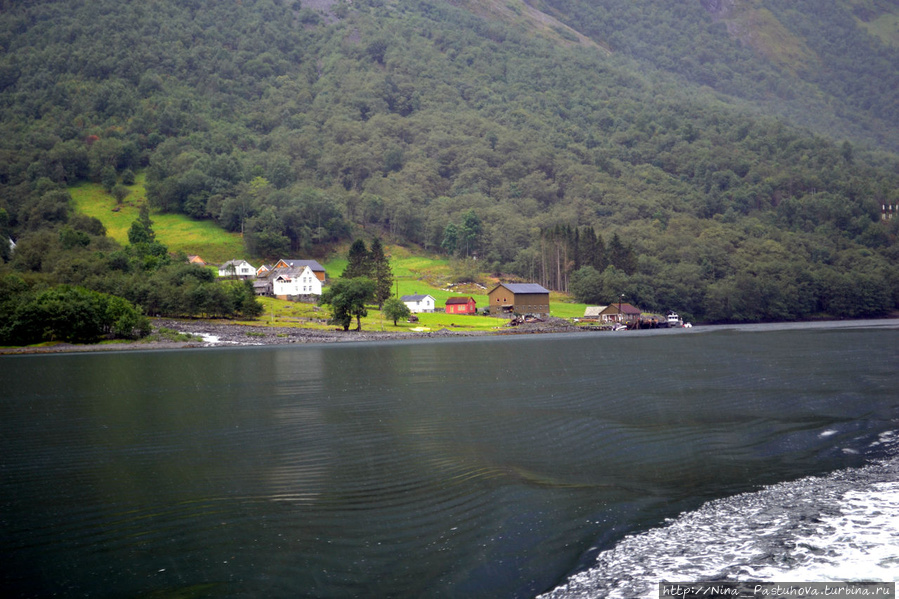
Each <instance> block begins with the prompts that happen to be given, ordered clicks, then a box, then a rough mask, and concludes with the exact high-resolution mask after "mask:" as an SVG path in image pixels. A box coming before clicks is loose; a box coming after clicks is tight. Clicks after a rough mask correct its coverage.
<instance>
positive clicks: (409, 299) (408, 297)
mask: <svg viewBox="0 0 899 599" xmlns="http://www.w3.org/2000/svg"><path fill="white" fill-rule="evenodd" d="M426 297H430V298H431V299H434V298H433V297H432V296H430V295H404V296H403V297H401V298H400V301H404V302H420V301H421V300H423V299H424V298H426Z"/></svg>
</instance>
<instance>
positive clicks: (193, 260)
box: [187, 256, 206, 266]
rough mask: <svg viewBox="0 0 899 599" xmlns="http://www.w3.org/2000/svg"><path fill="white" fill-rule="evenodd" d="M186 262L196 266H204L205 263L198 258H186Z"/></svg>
mask: <svg viewBox="0 0 899 599" xmlns="http://www.w3.org/2000/svg"><path fill="white" fill-rule="evenodd" d="M187 261H188V262H189V263H190V264H196V265H197V266H206V261H205V260H203V259H202V258H200V257H199V256H188V257H187Z"/></svg>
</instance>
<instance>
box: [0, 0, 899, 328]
mask: <svg viewBox="0 0 899 599" xmlns="http://www.w3.org/2000/svg"><path fill="white" fill-rule="evenodd" d="M544 4H547V5H549V6H553V7H555V8H556V9H557V11H558V13H559V15H561V16H564V15H566V14H567V15H582V16H584V17H585V20H584V21H583V24H582V27H583V28H586V29H584V30H589V31H595V34H596V36H597V38H599V37H600V34H603V35H604V32H606V31H607V30H608V28H609V27H610V25H609V23H613V22H617V21H615V19H618V20H619V21H620V23H619V24H620V25H621V28H620V29H617V31H619V35H620V36H623V37H621V38H620V39H617V41H616V44H617V47H619V48H632V49H631V50H628V52H629V53H630V54H631V55H632V56H642V57H645V58H647V60H648V57H649V56H650V55H651V54H652V52H653V51H654V50H653V49H652V48H649V47H647V48H644V49H640V48H638V47H637V46H638V45H639V43H643V44H650V45H652V44H654V43H655V42H654V41H653V40H656V39H668V40H671V41H672V43H671V44H669V46H670V50H668V54H666V55H665V56H667V58H666V60H667V61H668V62H670V63H671V67H672V68H674V67H675V66H676V65H679V64H681V62H680V61H681V58H684V59H685V60H686V59H687V58H689V59H690V60H689V61H686V62H685V63H684V64H692V65H693V66H690V67H689V68H690V69H693V71H691V72H693V74H692V75H689V77H688V80H696V81H697V82H699V83H702V84H703V85H707V84H708V85H712V86H713V87H716V88H717V89H725V88H727V89H728V90H729V93H735V94H736V93H738V92H739V91H740V90H743V89H748V88H751V87H752V86H753V81H756V80H758V81H762V82H763V83H764V86H773V89H775V91H777V93H780V92H779V91H778V90H779V89H780V84H781V83H783V82H784V81H788V79H783V77H786V75H785V74H784V73H783V72H780V71H776V69H774V68H773V67H771V66H770V65H766V64H765V63H764V62H760V61H759V60H758V58H757V57H756V56H755V55H754V54H752V52H751V51H750V50H748V49H746V48H741V47H740V45H739V43H738V42H736V41H735V40H732V39H731V38H730V37H729V36H728V35H727V32H726V30H725V29H723V26H722V25H715V24H713V23H712V22H711V20H710V18H709V17H708V15H706V14H705V12H704V11H703V10H702V8H701V6H700V4H699V3H697V4H696V6H692V5H690V6H686V5H685V4H684V3H665V2H661V1H658V2H656V1H654V2H650V3H649V4H647V7H648V9H647V10H646V11H645V14H643V15H642V16H641V15H639V14H635V11H636V12H637V13H639V12H640V11H639V10H637V8H635V7H634V6H633V3H614V2H602V3H592V4H591V3H582V2H575V1H574V0H571V1H568V2H562V1H561V0H559V1H553V2H548V1H547V2H545V3H544ZM593 4H595V5H596V6H593ZM588 5H590V6H588ZM804 6H805V5H804ZM601 9H602V10H601ZM804 10H806V12H805V13H803V14H806V13H808V14H811V13H810V12H808V11H811V10H812V8H811V7H810V6H806V9H804ZM588 17H589V18H588ZM632 19H633V21H632ZM649 22H652V25H653V27H652V30H653V31H655V30H658V31H657V33H658V35H652V36H647V35H645V31H643V30H642V29H641V24H642V25H646V24H648V23H649ZM809 22H810V21H803V23H805V25H803V26H807V25H808V23H809ZM685 23H689V27H687V26H686V25H685ZM682 25H684V27H685V28H684V29H683V32H682V33H679V31H680V29H679V28H680V27H681V26H682ZM790 26H791V27H792V26H793V25H792V24H791V25H790ZM589 31H588V33H589ZM694 33H695V34H696V35H695V38H694V37H692V36H693V34H694ZM688 39H689V41H690V43H687V41H688ZM640 40H643V41H642V42H641V41H640ZM697 44H698V46H697ZM0 45H2V46H3V47H4V49H6V52H5V54H3V55H2V56H0V133H2V135H0V229H2V233H3V235H5V236H6V235H8V236H12V237H13V238H14V239H15V240H16V241H17V242H18V247H17V249H16V250H15V252H13V254H12V255H10V254H9V251H8V249H6V248H5V247H4V249H3V250H2V252H3V255H4V256H5V259H10V258H11V260H12V264H13V265H14V267H15V268H16V269H17V270H19V271H20V272H29V271H33V272H41V271H42V267H41V268H37V269H35V268H34V267H33V266H29V265H28V264H29V263H30V262H34V261H38V262H40V261H41V258H39V257H37V258H36V257H35V253H36V252H35V251H32V250H31V249H30V248H33V247H41V245H42V244H43V245H46V244H47V243H48V242H47V239H56V238H57V237H58V235H59V231H60V230H61V229H62V228H65V227H66V226H69V227H70V228H72V229H73V230H74V231H76V233H77V232H78V231H80V232H82V233H84V234H86V235H88V236H90V235H93V237H92V238H90V240H89V246H90V247H91V248H94V247H96V246H98V245H100V244H102V243H105V242H102V241H100V240H99V239H94V237H98V236H97V235H96V234H95V233H91V232H89V231H86V230H80V229H78V227H77V226H74V225H72V224H71V223H72V222H73V220H72V219H73V218H74V217H73V215H71V212H70V209H69V207H68V200H67V198H66V196H65V193H64V191H63V190H62V187H64V186H65V185H67V184H71V183H74V182H76V181H79V180H84V179H89V180H95V181H98V182H100V181H105V182H106V184H107V185H108V187H110V189H113V190H114V189H115V185H116V184H118V183H119V182H120V181H121V180H122V178H123V177H124V176H127V175H128V173H132V172H134V171H135V170H137V169H146V171H147V193H148V199H149V200H150V203H151V204H152V206H153V207H154V208H155V209H157V210H161V211H167V212H178V213H183V214H187V215H189V216H191V217H193V218H196V219H211V220H214V221H215V222H217V223H218V224H219V225H220V226H222V227H223V228H225V229H227V230H230V231H239V232H241V233H243V236H244V240H245V242H246V245H247V251H248V254H250V255H253V256H257V257H260V258H263V259H274V258H277V257H280V256H282V255H287V254H294V255H297V254H307V255H311V256H323V255H324V254H326V253H327V252H328V251H329V250H330V249H331V248H332V247H333V244H334V243H336V242H339V241H346V240H349V239H351V238H353V237H354V236H359V235H367V234H368V232H371V233H372V234H373V236H380V235H383V236H386V238H389V239H390V240H391V242H403V243H409V244H415V245H417V246H419V247H422V248H424V249H426V250H428V251H433V252H441V253H445V254H447V255H455V256H458V257H461V258H472V259H473V258H474V257H476V258H477V264H478V265H479V266H480V267H481V268H482V269H483V270H485V271H488V272H492V273H495V274H502V275H504V276H517V277H520V278H525V279H528V280H537V281H542V282H543V283H544V284H546V285H547V286H549V287H552V288H553V289H560V290H565V289H570V288H572V285H573V283H574V280H575V279H574V274H575V273H576V272H578V271H579V270H580V269H581V268H583V267H587V266H589V267H591V268H594V269H595V270H596V271H597V272H599V273H601V274H604V273H606V271H607V270H608V269H609V267H612V268H614V271H610V272H614V273H618V274H619V275H621V276H618V278H613V279H610V280H609V281H607V282H606V283H607V285H606V287H607V288H608V292H609V293H614V294H620V293H623V292H625V290H624V289H622V290H615V291H612V287H615V286H623V287H627V290H626V292H627V293H630V294H631V295H632V299H633V300H634V301H637V299H636V298H638V297H640V298H642V301H643V302H644V304H646V305H647V307H651V306H661V307H662V308H663V309H664V308H668V307H673V308H676V309H678V310H680V311H682V312H685V313H686V312H689V313H691V314H692V315H693V317H694V318H696V319H703V318H704V319H710V320H718V319H724V320H729V319H733V320H742V319H749V320H754V319H778V318H785V317H794V316H795V315H796V314H801V315H805V314H816V313H818V312H826V313H828V314H831V315H833V316H848V315H870V314H876V313H882V312H884V311H888V310H890V309H892V308H893V307H895V306H896V305H897V303H896V302H897V299H899V286H897V282H896V266H895V265H896V257H897V249H896V234H897V224H896V223H895V222H881V219H880V212H881V206H882V205H884V204H886V205H896V204H899V166H897V165H899V159H897V157H896V155H894V154H885V153H881V154H874V153H872V152H870V151H868V150H866V149H864V148H862V147H860V146H859V145H858V144H855V145H853V144H850V143H848V142H846V143H844V142H843V141H840V142H834V141H832V140H829V139H826V138H824V137H821V136H816V135H813V134H811V133H809V132H808V131H804V130H800V129H796V128H793V127H790V126H788V125H786V124H784V123H782V122H779V121H777V120H774V119H771V118H764V117H760V116H758V115H756V114H752V113H746V112H743V111H740V110H739V109H738V108H737V107H734V106H728V105H725V104H723V103H722V102H720V101H719V99H718V98H717V97H716V96H714V95H713V94H711V93H710V92H708V91H707V90H703V89H700V88H698V87H697V88H690V87H689V86H686V85H684V83H683V80H679V81H678V83H677V84H675V83H671V80H670V77H668V76H659V75H657V74H653V73H651V72H650V73H648V74H647V73H645V72H640V71H639V70H637V69H635V68H634V64H633V61H632V59H631V58H629V57H627V56H618V55H615V54H613V55H612V56H608V55H606V54H605V53H603V52H600V51H598V50H594V49H589V48H585V47H573V48H564V47H560V46H558V45H555V44H553V43H551V42H549V41H546V40H543V39H541V38H539V37H534V36H532V35H530V34H528V33H526V32H523V31H520V30H518V29H516V28H515V27H514V26H511V25H507V24H503V23H500V22H495V21H489V20H485V19H483V18H481V17H478V16H475V15H473V14H471V13H469V12H466V11H465V10H462V9H460V8H458V7H456V6H453V5H452V4H451V3H446V2H442V1H437V0H413V1H410V2H402V3H384V2H380V1H375V0H368V1H360V2H354V3H353V4H352V5H348V4H344V3H338V4H337V5H335V8H334V13H333V14H331V15H328V16H323V15H320V14H318V13H315V12H313V11H310V10H309V9H307V8H302V4H297V3H292V2H281V1H276V0H244V1H243V2H241V3H236V4H232V3H220V2H213V1H212V0H191V1H190V2H158V3H153V4H151V5H148V4H146V3H140V2H112V1H111V0H95V1H94V2H90V3H78V2H61V1H47V2H41V3H22V4H17V5H15V6H10V7H9V10H6V11H5V12H3V13H2V14H0ZM662 45H664V44H662ZM858 51H863V50H858ZM885 52H886V51H885ZM622 54H624V53H623V52H622ZM703 56H706V58H703ZM641 60H642V58H641ZM684 68H687V67H684ZM884 68H886V67H884ZM728 69H729V70H728ZM703 73H711V74H712V75H714V76H715V78H714V80H709V81H708V82H706V81H704V80H703V78H704V77H706V76H707V75H705V74H703ZM740 73H743V74H742V75H740ZM819 76H823V75H819ZM890 76H892V75H888V76H887V79H886V80H889V77H890ZM778 78H780V79H778ZM722 86H724V87H722ZM866 89H868V91H867V92H865V93H866V94H867V97H868V98H869V99H871V100H872V101H873V99H874V98H875V95H874V94H875V92H874V90H873V88H871V87H870V86H869V87H867V88H866ZM756 91H757V93H759V94H761V95H766V94H767V93H768V91H766V90H756ZM740 93H742V92H740ZM884 93H888V92H884ZM775 95H776V94H775ZM855 101H856V100H853V102H855ZM861 101H862V100H861V98H860V97H859V99H858V102H861ZM858 114H863V112H860V113H858ZM875 122H876V125H874V126H880V125H883V123H881V122H880V121H874V120H871V121H869V124H870V123H875ZM853 126H854V125H853ZM881 128H882V129H884V130H885V131H887V133H889V131H888V130H891V128H892V129H894V128H895V126H894V124H891V125H889V126H887V125H883V126H882V127H881ZM110 175H111V176H110ZM45 227H48V228H49V231H45V230H44V228H45ZM83 228H84V227H82V229H83ZM587 229H590V230H592V231H593V232H594V233H595V235H596V238H597V240H600V239H601V240H602V242H603V244H607V245H606V248H605V249H606V251H607V253H608V250H609V246H610V245H611V243H612V241H614V240H616V239H617V240H618V242H619V243H620V247H621V248H624V249H626V250H628V253H629V254H630V256H629V258H628V260H627V261H626V265H622V264H620V263H615V262H613V261H611V260H608V261H606V262H603V261H602V260H600V261H598V262H594V261H593V260H592V259H591V260H586V259H583V258H581V257H580V256H581V254H580V252H581V246H582V243H583V241H582V240H581V239H580V238H579V239H578V240H577V241H576V242H575V241H572V240H571V239H570V236H572V235H578V236H581V237H582V236H583V232H584V231H585V230H587ZM561 231H564V234H563V233H561ZM710 236H714V238H715V243H719V242H720V248H719V247H716V246H715V243H712V240H710V239H709V237H710ZM760 239H764V240H769V241H771V242H773V243H774V244H776V245H777V246H776V247H775V246H772V245H771V244H767V245H766V244H760V243H759V242H758V240H760ZM67 243H68V242H67ZM0 246H5V244H0ZM710 247H712V248H715V249H714V251H718V250H720V251H721V254H720V255H718V254H714V252H712V253H710V251H712V250H710ZM118 251H125V250H118ZM113 253H115V252H113ZM20 255H22V256H24V257H19V256H20ZM132 258H134V256H133V255H130V256H127V257H124V258H121V257H120V258H117V262H116V263H122V264H131V263H132ZM151 258H152V257H146V256H145V257H141V258H140V259H138V260H137V261H138V262H140V261H143V260H151ZM158 258H160V259H162V257H161V256H160V257H158ZM151 261H152V260H151ZM64 262H65V260H63V263H64ZM775 264H776V265H777V267H778V268H779V269H781V270H778V271H776V272H773V273H772V268H773V265H775ZM49 268H50V269H51V270H55V267H52V266H51V267H49ZM169 268H174V266H172V265H167V266H165V267H163V268H162V269H161V270H160V272H159V274H155V273H156V271H153V273H154V274H153V275H152V276H158V277H160V278H164V277H166V276H172V277H174V278H176V279H177V278H180V279H181V283H185V282H189V283H190V285H193V281H194V280H196V281H197V283H196V285H198V286H201V287H202V286H203V285H205V284H207V283H209V282H208V281H203V280H200V279H198V278H197V277H200V276H205V275H196V276H194V275H192V274H191V275H183V276H182V275H175V274H174V273H173V272H172V273H170V271H169V270H168V269H169ZM86 270H88V271H89V270H90V269H86ZM112 271H113V272H116V269H115V268H112ZM804 271H816V272H817V271H820V273H821V277H820V278H819V280H820V281H825V282H826V281H832V280H836V279H834V277H837V278H839V277H850V278H851V277H854V276H859V273H865V276H870V277H872V278H873V279H875V280H876V282H877V285H878V286H881V287H883V286H885V288H883V289H881V290H882V291H883V292H884V293H881V294H880V295H878V296H877V297H885V298H889V299H888V301H884V302H874V304H876V306H875V307H874V308H872V307H870V306H871V302H870V301H869V300H868V299H866V298H862V297H854V296H851V295H850V296H847V297H846V299H845V301H841V302H829V301H825V300H826V299H827V298H826V297H824V296H825V295H826V294H827V293H830V292H831V290H832V289H834V287H833V286H828V285H823V284H822V285H819V286H818V287H815V288H814V289H819V290H820V291H815V293H814V294H812V295H810V296H808V297H814V298H818V299H815V301H813V302H810V304H814V307H811V305H809V306H805V307H802V308H801V309H800V308H797V307H796V305H795V304H794V303H793V302H794V300H795V301H799V299H798V298H797V297H796V295H795V294H792V293H787V292H784V293H782V294H781V296H782V297H783V298H784V299H783V302H785V303H786V304H787V308H786V309H782V308H781V307H779V302H768V301H767V300H764V298H763V301H758V302H757V301H754V300H753V296H752V295H751V294H750V293H749V292H750V291H752V290H754V289H758V286H753V285H744V284H743V283H741V281H744V280H745V279H746V277H750V279H749V280H753V278H765V277H769V276H774V277H779V278H778V279H776V280H780V279H783V280H784V281H787V280H788V279H789V276H790V275H788V274H786V273H793V272H804ZM138 272H141V273H142V274H141V276H140V277H138V276H136V275H135V274H134V272H125V271H122V275H121V276H123V277H132V278H133V279H134V280H135V282H134V284H133V285H125V286H123V289H124V288H127V289H131V290H132V291H130V292H129V293H131V295H130V296H128V295H122V296H123V297H131V298H133V300H134V301H135V302H136V303H139V304H140V305H141V306H143V307H144V308H145V309H147V310H148V311H151V312H153V311H156V310H159V311H178V310H181V311H182V312H183V313H184V314H199V313H217V309H213V308H211V307H209V306H211V305H212V303H214V302H215V301H219V300H218V299H216V300H212V299H209V300H208V301H207V300H205V299H203V297H202V296H203V293H202V292H199V291H197V292H196V293H190V294H187V295H186V296H185V297H184V298H182V299H179V300H178V301H177V302H176V303H177V304H178V305H184V306H186V307H184V308H176V307H174V306H164V305H163V298H155V297H154V296H153V293H154V292H153V289H155V288H156V287H157V286H159V287H161V288H167V287H166V285H167V283H166V281H164V280H159V281H154V286H153V287H152V288H148V289H147V290H146V292H138V291H137V290H138V289H139V288H140V287H141V284H142V283H141V281H145V280H147V278H148V277H147V276H146V273H145V272H144V271H140V270H139V271H138ZM163 273H169V274H163ZM89 276H90V275H89ZM97 277H98V278H101V277H100V275H97ZM623 277H626V278H623ZM687 280H688V281H690V284H689V285H684V284H682V283H681V281H687ZM190 285H188V287H189V286H190ZM181 286H183V285H181ZM89 287H90V288H91V289H95V290H98V291H105V290H108V289H112V286H105V287H104V286H103V285H102V284H101V283H100V282H99V281H98V282H97V284H91V285H89ZM185 288H187V287H185ZM810 289H811V288H810ZM805 291H806V290H803V295H802V298H801V299H802V301H803V302H804V301H805V300H806V299H807V296H806V295H804V293H805ZM122 293H125V292H124V291H123V292H122ZM215 293H218V292H215ZM728 294H730V295H728ZM740 294H743V295H744V296H745V297H744V298H743V299H741V300H739V302H738V301H737V296H738V295H740ZM723 295H728V298H729V299H728V302H726V303H724V302H723V301H719V300H718V299H716V298H719V297H721V296H723ZM172 296H174V297H177V292H172ZM616 296H617V295H616ZM853 297H854V299H853ZM222 301H224V300H222ZM191 302H192V303H191ZM209 302H212V303H209ZM207 304H208V306H207V307H206V308H204V307H202V306H204V305H207ZM232 304H234V301H233V300H232ZM736 304H740V305H748V306H752V309H751V310H749V309H742V308H741V309H734V308H733V306H734V305H736ZM223 305H224V304H223ZM722 306H723V307H722ZM225 307H227V306H226V305H225ZM232 309H233V310H238V311H240V310H241V309H240V308H237V307H236V304H235V305H233V306H232ZM221 312H223V313H224V312H227V310H225V309H224V308H222V309H221Z"/></svg>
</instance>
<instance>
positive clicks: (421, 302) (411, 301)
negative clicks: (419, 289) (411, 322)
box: [400, 295, 437, 314]
mask: <svg viewBox="0 0 899 599" xmlns="http://www.w3.org/2000/svg"><path fill="white" fill-rule="evenodd" d="M400 301H401V302H403V303H404V304H406V306H408V307H409V311H410V312H412V313H413V314H416V313H419V312H433V311H434V308H435V306H436V303H437V300H435V299H434V298H433V297H431V296H430V295H404V296H403V297H401V298H400Z"/></svg>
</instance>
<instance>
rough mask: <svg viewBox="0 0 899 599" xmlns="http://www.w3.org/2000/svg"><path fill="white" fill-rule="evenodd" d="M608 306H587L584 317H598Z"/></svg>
mask: <svg viewBox="0 0 899 599" xmlns="http://www.w3.org/2000/svg"><path fill="white" fill-rule="evenodd" d="M606 308H608V306H587V309H586V310H584V316H599V315H600V314H602V313H603V311H604V310H605V309H606Z"/></svg>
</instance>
